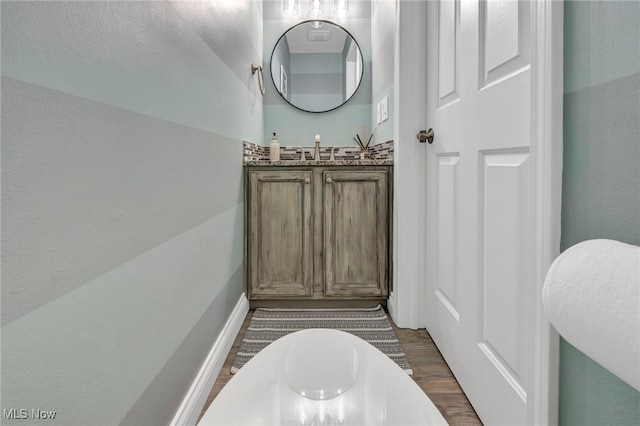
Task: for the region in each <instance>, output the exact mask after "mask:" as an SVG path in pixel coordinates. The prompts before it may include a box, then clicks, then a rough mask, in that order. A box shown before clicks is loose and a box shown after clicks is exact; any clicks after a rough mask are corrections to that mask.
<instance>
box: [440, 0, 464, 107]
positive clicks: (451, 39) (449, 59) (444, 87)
mask: <svg viewBox="0 0 640 426" xmlns="http://www.w3.org/2000/svg"><path fill="white" fill-rule="evenodd" d="M437 7H438V12H437V13H438V42H437V43H438V65H439V68H438V93H439V99H440V106H443V105H446V104H448V103H450V102H454V101H456V100H457V99H458V98H459V94H458V79H459V72H458V71H459V70H458V64H459V62H458V54H459V52H458V48H457V42H458V37H459V35H458V30H459V28H460V1H459V0H455V1H447V2H443V3H438V6H437Z"/></svg>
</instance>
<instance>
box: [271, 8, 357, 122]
mask: <svg viewBox="0 0 640 426" xmlns="http://www.w3.org/2000/svg"><path fill="white" fill-rule="evenodd" d="M319 27H322V28H319ZM270 71H271V79H272V81H273V84H274V86H275V88H276V91H277V92H278V93H279V94H280V96H282V98H283V99H284V100H286V101H287V102H288V103H289V104H291V105H292V106H294V107H296V108H298V109H300V110H302V111H306V112H327V111H331V110H334V109H336V108H338V107H340V106H341V105H343V104H344V103H346V102H347V101H348V100H349V99H350V98H351V97H352V96H353V95H354V94H355V93H356V91H357V90H358V88H359V87H360V83H361V82H362V77H363V74H364V62H363V58H362V51H361V50H360V46H358V43H357V42H356V40H355V39H354V38H353V37H352V36H351V34H349V32H348V31H347V30H345V29H344V28H342V27H341V26H339V25H337V24H335V23H333V22H330V21H326V20H321V19H313V20H309V21H304V22H301V23H299V24H297V25H295V26H293V27H291V28H290V29H289V30H287V31H286V32H285V33H284V34H283V35H282V36H281V37H280V39H279V40H278V42H277V43H276V45H275V47H274V48H273V53H272V54H271V67H270Z"/></svg>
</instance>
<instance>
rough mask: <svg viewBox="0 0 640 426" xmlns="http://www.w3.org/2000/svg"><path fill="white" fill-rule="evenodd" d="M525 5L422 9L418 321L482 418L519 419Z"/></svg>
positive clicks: (525, 299)
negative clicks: (425, 139) (423, 208)
mask: <svg viewBox="0 0 640 426" xmlns="http://www.w3.org/2000/svg"><path fill="white" fill-rule="evenodd" d="M530 6H531V5H530V3H529V2H527V1H513V0H490V1H487V2H485V1H477V0H468V1H467V0H463V1H452V0H449V1H447V0H443V1H437V2H436V1H433V2H429V6H428V7H429V15H428V23H427V28H428V35H427V45H428V50H427V67H428V68H427V126H428V127H432V128H433V129H434V131H435V139H434V141H433V143H432V144H430V145H428V146H427V154H426V155H427V160H426V161H427V163H426V164H427V165H426V167H427V184H426V185H427V213H426V215H427V217H426V226H427V230H426V231H427V273H426V274H427V275H426V276H427V290H428V296H427V329H428V331H429V333H430V334H431V336H432V337H433V340H434V341H435V342H436V345H437V346H438V348H439V349H440V351H441V352H442V354H443V356H444V358H445V359H446V361H447V363H448V364H449V366H450V367H451V370H452V371H453V373H454V375H455V376H456V378H457V379H458V381H459V383H460V385H461V387H462V389H463V390H464V392H465V393H466V395H467V397H468V398H469V400H470V402H471V403H472V405H473V407H474V408H475V410H476V412H477V413H478V415H479V417H480V418H481V420H482V421H483V422H484V423H485V424H489V425H498V424H509V425H521V424H526V423H527V422H528V420H527V419H528V417H527V416H528V407H527V404H528V398H527V392H528V389H529V385H530V384H529V383H528V382H529V380H530V378H529V369H530V364H531V362H530V361H531V356H530V348H529V346H530V337H531V336H530V334H529V333H530V332H529V330H530V327H529V325H530V324H529V313H530V309H531V305H530V303H532V302H531V300H530V294H531V293H530V288H531V285H532V280H533V275H534V274H532V271H533V267H534V264H533V263H534V256H533V252H532V244H533V238H532V237H533V236H532V229H533V226H532V225H533V224H532V217H533V213H532V208H533V207H534V205H533V203H534V202H535V197H534V193H533V189H532V183H533V179H534V177H535V176H534V170H533V167H532V165H531V163H532V161H531V156H532V148H533V147H532V144H531V140H532V132H531V121H532V119H531V102H532V99H531V57H532V53H531V19H530V17H531V10H530Z"/></svg>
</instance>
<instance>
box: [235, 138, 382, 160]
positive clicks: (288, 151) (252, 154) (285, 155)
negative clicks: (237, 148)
mask: <svg viewBox="0 0 640 426" xmlns="http://www.w3.org/2000/svg"><path fill="white" fill-rule="evenodd" d="M333 148H334V147H332V146H322V147H320V156H321V157H322V158H323V159H326V160H328V159H329V156H330V155H331V149H333ZM303 149H304V153H305V158H306V159H307V160H311V159H313V153H314V151H315V148H314V147H309V146H307V147H303ZM361 152H362V150H361V149H360V148H358V147H356V146H341V147H338V149H336V151H335V152H334V156H335V158H336V160H358V159H360V153H361ZM369 153H370V154H371V159H373V160H393V140H389V141H387V142H383V143H379V144H377V145H374V146H372V147H371V148H369ZM243 155H244V158H243V161H244V162H245V163H246V162H249V161H265V160H269V147H268V146H262V145H256V144H254V143H252V142H248V141H244V149H243ZM280 159H281V160H284V161H287V160H299V159H300V149H299V148H293V147H290V146H286V147H280Z"/></svg>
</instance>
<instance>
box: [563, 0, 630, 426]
mask: <svg viewBox="0 0 640 426" xmlns="http://www.w3.org/2000/svg"><path fill="white" fill-rule="evenodd" d="M564 14H565V46H564V47H565V54H564V59H565V68H564V86H565V94H564V170H563V188H562V192H563V199H562V249H563V250H564V249H566V248H568V247H570V246H572V245H574V244H576V243H578V242H580V241H584V240H587V239H592V238H612V239H616V240H620V241H624V242H626V243H630V244H636V245H638V244H640V184H639V182H640V142H639V141H640V30H639V28H638V22H640V3H638V2H636V1H629V2H621V1H615V2H611V1H579V2H576V1H568V2H565V9H564ZM638 419H640V393H638V392H637V391H635V390H634V389H633V388H631V387H630V386H629V385H627V384H626V383H624V382H622V381H621V380H620V379H618V378H617V377H615V376H614V375H613V374H611V373H609V372H608V371H607V370H605V369H604V368H602V367H601V366H600V365H598V364H597V363H595V362H594V361H593V360H591V359H590V358H588V357H587V356H585V355H584V354H583V353H581V352H580V351H578V350H577V349H575V348H574V347H572V346H571V345H570V344H568V343H567V342H565V341H561V347H560V418H559V422H560V424H561V425H594V426H595V425H605V424H606V425H632V424H638Z"/></svg>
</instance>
